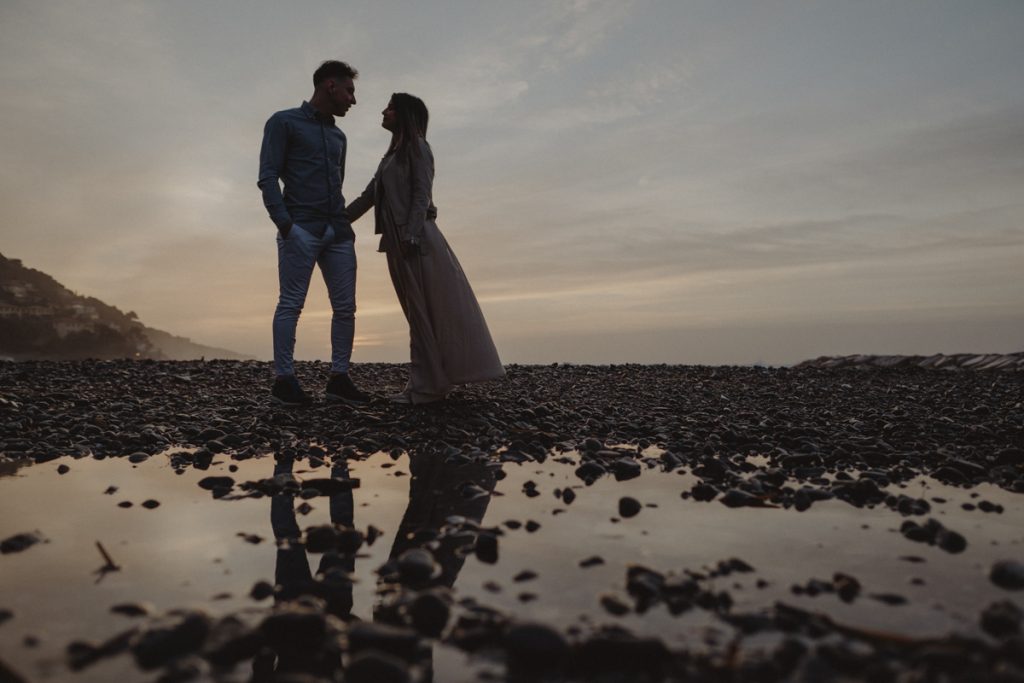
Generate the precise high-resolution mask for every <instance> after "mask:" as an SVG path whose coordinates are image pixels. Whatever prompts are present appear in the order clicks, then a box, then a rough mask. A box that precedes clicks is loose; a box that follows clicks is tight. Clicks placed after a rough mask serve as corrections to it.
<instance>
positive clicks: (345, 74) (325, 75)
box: [313, 59, 359, 87]
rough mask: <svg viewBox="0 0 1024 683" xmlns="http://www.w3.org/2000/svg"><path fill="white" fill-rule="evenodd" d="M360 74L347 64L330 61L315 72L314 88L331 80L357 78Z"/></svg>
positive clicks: (334, 60)
mask: <svg viewBox="0 0 1024 683" xmlns="http://www.w3.org/2000/svg"><path fill="white" fill-rule="evenodd" d="M358 76H359V72H358V71H356V70H355V69H353V68H352V67H351V66H349V65H348V64H346V63H345V62H339V61H338V60H336V59H329V60H327V61H326V62H324V63H323V64H321V65H320V66H319V67H317V70H316V71H314V72H313V87H316V86H318V85H320V84H321V83H323V82H324V81H326V80H327V79H329V78H357V77H358Z"/></svg>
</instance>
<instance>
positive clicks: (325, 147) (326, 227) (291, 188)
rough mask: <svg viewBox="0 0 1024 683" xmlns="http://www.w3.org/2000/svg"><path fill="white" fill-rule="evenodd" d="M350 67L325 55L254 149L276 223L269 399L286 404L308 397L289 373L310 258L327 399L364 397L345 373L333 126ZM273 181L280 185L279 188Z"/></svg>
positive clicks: (346, 322)
mask: <svg viewBox="0 0 1024 683" xmlns="http://www.w3.org/2000/svg"><path fill="white" fill-rule="evenodd" d="M357 76H358V72H357V71H356V70H355V69H353V68H352V67H350V66H349V65H348V64H346V63H345V62H339V61H327V62H324V63H323V64H321V65H320V67H319V68H318V69H317V70H316V71H315V72H314V73H313V96H312V97H311V98H309V101H308V102H303V103H302V106H300V107H297V108H295V109H286V110H284V111H279V112H277V113H276V114H274V115H273V116H271V117H270V119H269V120H268V121H267V125H266V127H265V128H264V131H263V146H262V148H261V149H260V177H259V182H258V183H257V184H258V185H259V188H260V190H261V191H262V192H263V203H264V204H265V205H266V207H267V211H268V212H269V214H270V219H271V220H272V221H274V224H275V225H276V226H277V232H278V234H277V271H278V279H279V280H280V288H281V289H280V297H279V299H278V302H277V310H276V311H275V312H274V326H273V328H274V373H275V375H276V379H275V380H274V386H273V388H272V389H271V392H270V395H271V400H273V401H274V402H276V403H280V404H283V405H287V406H304V405H309V404H310V403H312V399H311V398H310V396H309V395H308V394H307V393H306V392H305V391H303V389H302V387H301V385H300V384H299V382H298V380H297V379H296V378H295V366H294V359H293V355H294V352H295V328H296V327H297V325H298V322H299V314H300V313H302V306H303V304H305V302H306V292H307V291H308V290H309V280H310V278H311V277H312V275H313V266H314V264H316V265H319V266H320V272H321V273H322V274H323V276H324V282H325V283H326V285H327V293H328V296H329V297H330V300H331V309H332V310H333V316H332V318H331V376H330V379H329V380H328V382H327V389H326V392H325V393H326V397H327V399H328V400H334V401H344V402H345V403H348V404H350V405H360V404H364V403H367V402H368V400H369V398H368V397H367V396H366V394H364V393H363V392H361V391H359V389H357V388H356V387H355V385H354V384H353V383H352V380H351V379H349V376H348V369H349V360H350V358H351V356H352V338H353V335H354V331H355V310H356V304H355V296H356V253H355V245H354V241H355V234H354V233H353V232H352V226H351V224H350V223H349V221H348V218H347V217H346V215H345V199H344V197H342V194H341V185H342V182H343V181H344V179H345V151H346V147H347V140H346V138H345V134H344V133H342V132H341V130H340V129H339V128H338V127H337V126H336V125H335V124H334V117H335V116H344V115H345V113H346V112H347V111H348V110H349V107H351V106H352V105H354V104H355V103H356V94H355V85H353V80H354V79H355V78H356V77H357ZM279 181H281V182H283V183H284V193H283V194H282V192H281V186H280V184H279Z"/></svg>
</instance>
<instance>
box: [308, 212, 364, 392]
mask: <svg viewBox="0 0 1024 683" xmlns="http://www.w3.org/2000/svg"><path fill="white" fill-rule="evenodd" d="M333 236H334V231H333V230H331V229H328V230H327V233H326V234H325V235H324V239H325V240H326V239H330V238H332V237H333ZM317 263H319V264H320V272H321V273H323V276H324V283H325V284H326V285H327V296H328V297H329V298H330V300H331V310H332V313H333V314H332V316H331V380H330V382H328V384H327V398H328V399H331V400H339V401H344V402H346V403H349V404H353V405H359V404H363V403H366V402H367V401H368V400H369V397H368V396H367V395H366V394H364V393H363V392H361V391H359V390H358V389H357V388H356V387H355V386H354V385H353V384H352V381H351V380H350V379H349V377H348V368H349V361H350V359H351V358H352V339H353V337H354V336H355V316H356V249H355V244H354V243H353V242H352V241H351V240H348V241H345V242H330V243H329V244H326V245H325V246H324V248H323V249H322V250H321V251H320V257H319V259H318V260H317Z"/></svg>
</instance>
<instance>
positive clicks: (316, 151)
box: [258, 61, 505, 406]
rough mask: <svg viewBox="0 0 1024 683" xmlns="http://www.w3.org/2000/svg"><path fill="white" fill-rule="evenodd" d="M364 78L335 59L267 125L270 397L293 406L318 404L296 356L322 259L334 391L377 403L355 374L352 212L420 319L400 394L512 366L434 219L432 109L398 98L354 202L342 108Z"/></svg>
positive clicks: (406, 306)
mask: <svg viewBox="0 0 1024 683" xmlns="http://www.w3.org/2000/svg"><path fill="white" fill-rule="evenodd" d="M357 76H358V72H357V71H356V70H355V69H353V68H352V67H350V66H349V65H348V64H346V63H345V62H340V61H327V62H324V63H323V64H321V65H320V67H319V68H318V69H317V70H316V71H315V72H314V73H313V87H314V90H313V96H312V97H311V98H310V99H309V101H308V102H303V103H302V106H300V107H297V108H295V109H286V110H284V111H279V112H277V113H276V114H274V115H273V116H271V117H270V119H269V120H268V121H267V124H266V127H265V129H264V133H263V146H262V148H261V150H260V172H259V182H258V185H259V188H260V190H261V191H262V192H263V203H264V205H265V206H266V207H267V211H268V212H269V214H270V218H271V220H273V221H274V224H275V225H276V226H277V230H278V235H277V262H278V277H279V280H280V296H279V299H278V303H277V309H276V311H275V313H274V324H273V332H274V373H275V375H276V378H275V380H274V385H273V388H272V389H271V399H272V400H273V401H274V402H275V403H279V404H282V405H288V406H303V405H309V404H310V403H312V399H311V398H310V396H309V394H307V393H306V392H305V391H304V390H303V389H302V387H301V385H300V384H299V382H298V380H297V379H296V377H295V367H294V360H293V354H294V350H295V329H296V326H297V325H298V320H299V314H300V313H301V312H302V307H303V304H304V303H305V300H306V292H307V291H308V289H309V281H310V279H311V277H312V274H313V267H314V265H319V266H320V272H321V273H322V274H323V277H324V282H325V283H326V285H327V292H328V296H329V298H330V301H331V309H332V312H333V315H332V318H331V375H330V378H329V380H328V382H327V387H326V392H325V396H326V398H327V399H328V400H333V401H343V402H345V403H348V404H350V405H360V404H365V403H367V402H369V400H370V397H369V396H367V394H365V393H363V392H362V391H360V390H359V389H358V388H357V387H356V386H355V384H354V383H353V382H352V380H351V379H350V378H349V373H348V370H349V361H350V358H351V356H352V339H353V336H354V330H355V308H356V307H355V285H356V255H355V247H354V240H355V233H354V232H353V230H352V225H351V221H355V220H357V219H358V218H359V217H360V216H362V215H363V214H365V213H367V212H368V211H369V210H370V209H373V217H374V224H375V232H376V233H377V234H379V235H380V236H381V239H380V247H379V249H378V251H381V252H384V254H385V255H386V256H387V263H388V271H389V272H390V274H391V282H392V283H393V284H394V287H395V293H396V294H397V295H398V300H399V302H400V303H401V305H402V311H403V312H404V313H405V318H406V320H407V321H408V323H409V337H410V368H409V381H408V383H407V384H406V386H405V389H404V390H403V391H402V392H400V393H398V394H396V395H394V396H390V397H389V398H390V399H391V400H392V401H395V402H398V403H409V404H421V403H431V402H434V401H439V400H442V399H444V397H445V396H446V395H447V394H448V392H449V391H451V389H452V387H453V386H454V385H457V384H466V383H469V382H480V381H484V380H489V379H497V378H500V377H502V376H504V374H505V370H504V368H503V367H502V365H501V361H500V360H499V359H498V352H497V350H496V349H495V347H494V342H493V341H492V340H491V334H490V332H489V331H488V329H487V323H486V322H485V321H484V317H483V313H482V312H481V311H480V306H479V304H478V303H477V300H476V297H475V296H474V295H473V290H472V289H471V288H470V286H469V281H468V280H467V279H466V276H465V274H464V273H463V272H462V267H461V266H460V265H459V261H458V259H456V258H455V254H454V253H453V252H452V250H451V248H450V247H449V246H448V242H447V241H445V239H444V236H443V235H441V232H440V231H439V230H438V228H437V224H436V223H435V220H434V219H435V218H436V217H437V208H436V207H435V206H434V203H433V200H432V198H431V191H432V185H433V180H434V157H433V153H432V151H431V149H430V145H429V144H428V143H427V139H426V136H427V122H428V112H427V107H426V105H425V104H424V103H423V101H422V100H420V99H419V98H418V97H414V96H412V95H408V94H405V93H395V94H394V95H392V96H391V100H390V101H389V102H388V104H387V107H385V109H384V111H383V112H382V117H383V119H382V121H381V126H383V127H384V128H385V129H386V130H388V131H389V132H390V133H391V144H390V145H389V146H388V149H387V153H386V154H385V155H384V158H383V159H381V162H380V165H379V166H378V167H377V172H376V173H375V174H374V176H373V178H372V179H371V180H370V182H369V184H368V185H367V186H366V189H365V190H364V191H363V193H362V194H361V195H360V196H359V197H358V198H356V199H355V200H353V201H352V202H351V203H349V204H348V205H347V206H346V205H345V199H344V197H343V196H342V183H343V181H344V178H345V154H346V151H347V146H348V145H347V140H346V138H345V134H344V133H343V132H342V131H341V129H340V128H338V127H337V125H336V124H335V120H334V117H336V116H344V115H345V113H346V112H347V111H348V110H349V108H350V107H352V106H353V105H354V104H355V103H356V96H355V85H354V80H355V79H356V77H357ZM282 184H283V186H284V188H283V192H282V187H281V186H282Z"/></svg>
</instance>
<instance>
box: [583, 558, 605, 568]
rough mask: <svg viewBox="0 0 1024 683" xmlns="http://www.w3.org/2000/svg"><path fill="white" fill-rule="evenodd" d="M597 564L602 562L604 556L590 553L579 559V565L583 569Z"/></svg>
mask: <svg viewBox="0 0 1024 683" xmlns="http://www.w3.org/2000/svg"><path fill="white" fill-rule="evenodd" d="M599 564H604V558H603V557H600V556H598V555H591V556H590V557H588V558H586V559H583V560H580V566H581V567H583V568H584V569H587V568H589V567H596V566H597V565H599Z"/></svg>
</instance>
